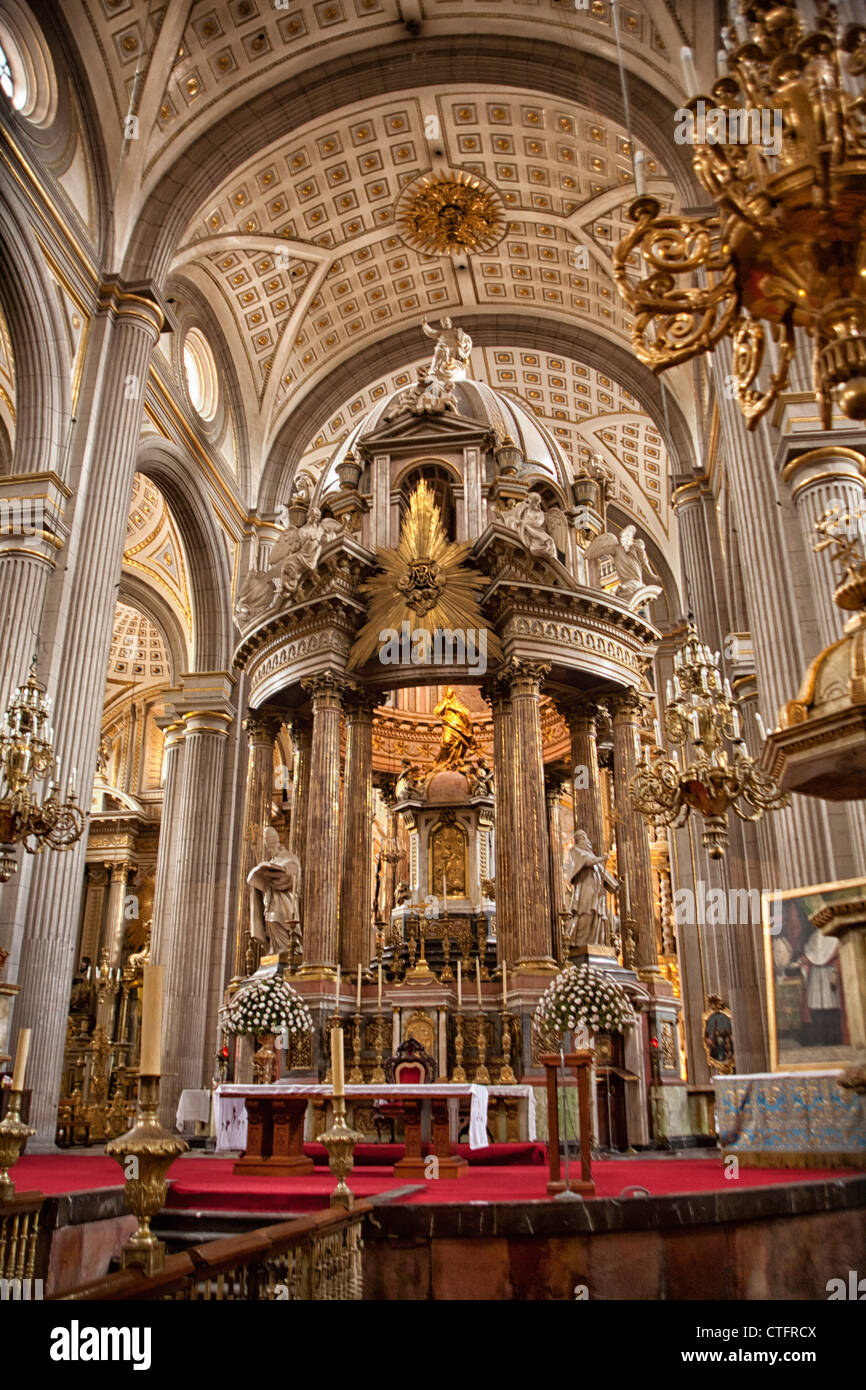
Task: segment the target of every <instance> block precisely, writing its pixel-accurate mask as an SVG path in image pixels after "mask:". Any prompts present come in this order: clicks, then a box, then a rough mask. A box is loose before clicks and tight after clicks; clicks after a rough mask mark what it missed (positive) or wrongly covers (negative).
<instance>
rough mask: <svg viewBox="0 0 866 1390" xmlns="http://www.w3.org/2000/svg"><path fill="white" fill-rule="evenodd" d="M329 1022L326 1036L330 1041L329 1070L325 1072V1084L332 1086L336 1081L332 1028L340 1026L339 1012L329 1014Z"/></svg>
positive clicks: (328, 1041)
mask: <svg viewBox="0 0 866 1390" xmlns="http://www.w3.org/2000/svg"><path fill="white" fill-rule="evenodd" d="M327 1023H328V1026H327V1028H326V1029H325V1037H326V1039H327V1043H328V1070H327V1071H326V1072H325V1085H326V1086H332V1085H333V1083H334V1070H333V1067H334V1059H333V1057H332V1056H331V1029H332V1028H339V1027H340V1015H339V1014H338V1013H332V1014H329V1016H328V1019H327Z"/></svg>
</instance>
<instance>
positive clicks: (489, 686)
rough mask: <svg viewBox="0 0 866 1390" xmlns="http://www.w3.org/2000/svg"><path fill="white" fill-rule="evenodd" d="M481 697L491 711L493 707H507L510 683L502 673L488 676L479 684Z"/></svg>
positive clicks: (509, 697) (509, 699) (509, 696)
mask: <svg viewBox="0 0 866 1390" xmlns="http://www.w3.org/2000/svg"><path fill="white" fill-rule="evenodd" d="M481 695H482V698H483V699H484V700H486V701H487V704H488V705H490V707H491V709H492V708H493V706H494V705H507V704H509V703H510V701H511V683H510V681H509V679H508V677H507V676H506V675H505V673H504V672H503V671H499V672H497V674H496V675H495V676H488V677H487V679H486V680H485V681H482V684H481Z"/></svg>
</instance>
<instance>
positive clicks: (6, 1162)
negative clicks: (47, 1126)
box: [0, 1091, 36, 1202]
mask: <svg viewBox="0 0 866 1390" xmlns="http://www.w3.org/2000/svg"><path fill="white" fill-rule="evenodd" d="M23 1095H24V1092H23V1091H10V1092H9V1108H8V1110H7V1111H6V1116H5V1118H4V1119H3V1120H2V1121H0V1201H3V1202H7V1201H8V1200H9V1198H10V1197H14V1196H15V1184H14V1182H13V1181H12V1179H11V1178H10V1176H9V1169H10V1168H12V1167H13V1166H14V1165H15V1164H16V1163H17V1162H18V1160H19V1158H20V1157H21V1155H22V1153H23V1152H24V1149H25V1147H26V1145H27V1140H28V1139H29V1138H30V1136H31V1135H32V1134H35V1133H36V1130H35V1129H32V1128H31V1126H30V1125H25V1124H24V1123H23V1121H22V1119H21V1101H22V1098H23Z"/></svg>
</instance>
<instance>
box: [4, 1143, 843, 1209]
mask: <svg viewBox="0 0 866 1390" xmlns="http://www.w3.org/2000/svg"><path fill="white" fill-rule="evenodd" d="M311 1147H314V1148H315V1149H319V1148H320V1147H321V1146H319V1145H316V1146H311ZM370 1147H374V1146H372V1145H371V1146H370ZM376 1147H379V1148H382V1149H385V1148H386V1147H389V1146H386V1145H379V1146H376ZM498 1147H500V1148H503V1147H505V1146H504V1145H501V1146H498ZM519 1147H520V1148H522V1149H527V1148H532V1149H541V1150H542V1152H543V1148H544V1146H543V1145H520V1146H519ZM477 1152H484V1151H483V1150H481V1151H476V1153H477ZM233 1162H234V1160H233V1159H230V1158H209V1157H202V1156H199V1155H192V1156H187V1157H184V1158H180V1159H178V1160H177V1162H176V1163H175V1164H174V1165H173V1166H172V1168H171V1169H170V1170H169V1179H170V1182H171V1187H170V1190H169V1197H168V1203H167V1205H168V1206H169V1207H176V1208H185V1209H187V1210H189V1209H194V1210H196V1209H197V1210H205V1211H311V1210H320V1209H322V1208H324V1207H326V1206H327V1204H328V1194H329V1193H330V1192H331V1190H332V1188H333V1186H334V1179H333V1177H332V1176H331V1174H330V1173H329V1172H328V1171H327V1170H325V1169H323V1170H322V1172H321V1173H319V1172H316V1173H314V1174H312V1175H311V1176H309V1177H300V1178H270V1177H261V1178H260V1177H248V1176H244V1177H236V1176H235V1174H234V1173H233V1172H232V1165H233ZM592 1171H593V1177H594V1179H595V1183H596V1190H597V1195H598V1196H599V1197H619V1196H621V1195H622V1193H623V1191H624V1189H626V1188H628V1187H645V1188H647V1189H648V1190H649V1192H650V1194H651V1195H652V1196H654V1197H656V1196H663V1195H666V1194H671V1193H690V1192H717V1191H729V1190H730V1189H731V1187H732V1183H731V1182H730V1181H729V1180H727V1179H726V1178H725V1176H724V1167H723V1164H722V1161H721V1159H717V1158H680V1157H664V1158H641V1157H637V1158H625V1159H606V1160H599V1161H598V1162H596V1163H594V1164H593V1170H592ZM852 1171H853V1170H851V1169H833V1170H830V1169H816V1168H811V1169H796V1168H778V1169H771V1168H741V1169H740V1175H739V1179H738V1183H737V1185H738V1186H740V1187H762V1186H765V1185H767V1184H772V1183H792V1182H819V1181H821V1180H822V1179H826V1178H828V1177H830V1176H833V1177H841V1176H845V1175H846V1174H848V1173H851V1172H852ZM14 1178H15V1183H16V1187H17V1189H18V1191H19V1192H26V1191H29V1190H33V1189H36V1190H38V1191H41V1192H45V1193H47V1194H51V1193H58V1192H80V1191H85V1190H88V1189H92V1188H98V1187H119V1186H121V1183H122V1172H121V1169H120V1166H119V1165H118V1164H117V1163H115V1162H114V1160H113V1159H111V1158H106V1157H103V1156H100V1155H92V1154H44V1155H39V1154H33V1155H30V1156H28V1155H26V1154H25V1156H24V1157H23V1158H22V1159H20V1160H19V1161H18V1163H17V1164H16V1165H15V1169H14ZM546 1182H547V1169H546V1167H544V1166H542V1165H541V1164H539V1163H538V1161H537V1160H536V1161H533V1162H529V1163H527V1162H524V1163H523V1164H504V1163H501V1162H500V1163H499V1164H497V1165H495V1166H494V1165H486V1166H485V1165H482V1164H477V1165H473V1167H471V1168H470V1170H469V1172H468V1173H467V1174H466V1175H465V1177H462V1178H455V1179H449V1180H445V1179H442V1180H440V1181H436V1182H432V1181H431V1182H426V1183H423V1184H421V1183H418V1184H410V1183H407V1182H406V1181H405V1180H404V1179H401V1178H395V1177H394V1175H393V1173H392V1172H391V1169H390V1167H374V1166H372V1165H369V1166H365V1167H361V1168H358V1169H357V1170H356V1171H355V1172H354V1173H353V1174H351V1175H350V1178H349V1185H350V1187H351V1188H352V1190H353V1191H354V1192H355V1193H356V1194H357V1195H358V1196H359V1197H371V1196H375V1195H376V1194H378V1193H383V1192H393V1191H394V1190H395V1189H397V1188H401V1187H406V1186H419V1187H421V1188H422V1190H421V1191H419V1192H417V1193H415V1194H413V1195H411V1196H406V1197H403V1198H400V1199H399V1200H401V1201H406V1202H413V1203H419V1202H442V1203H449V1202H484V1201H486V1202H526V1201H543V1200H546V1199H547V1194H546V1192H545V1185H546Z"/></svg>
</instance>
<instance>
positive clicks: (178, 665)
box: [117, 570, 190, 685]
mask: <svg viewBox="0 0 866 1390" xmlns="http://www.w3.org/2000/svg"><path fill="white" fill-rule="evenodd" d="M117 597H118V600H119V602H121V603H129V604H131V606H132V607H133V608H137V609H139V611H140V612H142V613H144V614H145V615H146V617H148V618H150V620H151V622H152V623H153V624H154V626H156V627H157V628H159V631H160V635H161V636H162V638H163V640H164V642H165V645H166V650H167V651H168V661H169V675H170V681H171V684H172V685H177V684H178V683H179V681H180V678H181V676H182V675H183V673H184V671H188V670H189V669H190V657H189V646H188V643H187V640H186V634H185V633H184V630H183V627H182V626H181V623H180V622H179V620H178V617H177V614H176V613H175V611H174V609H173V608H172V606H171V604H170V603H168V602H167V600H166V599H164V598H163V597H162V595H161V594H159V593H157V591H156V589H154V587H153V586H152V585H151V584H148V582H147V580H146V579H142V577H141V575H138V574H134V573H132V572H131V571H129V570H124V571H123V572H122V574H121V576H120V587H119V589H118V592H117Z"/></svg>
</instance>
